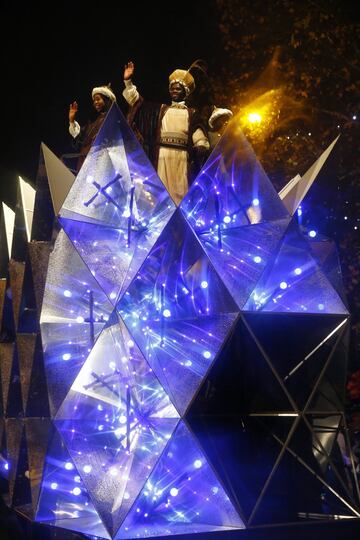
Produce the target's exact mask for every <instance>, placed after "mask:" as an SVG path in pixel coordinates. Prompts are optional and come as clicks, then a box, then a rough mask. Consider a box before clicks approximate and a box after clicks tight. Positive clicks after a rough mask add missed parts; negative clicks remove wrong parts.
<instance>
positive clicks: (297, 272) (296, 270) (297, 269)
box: [294, 268, 302, 276]
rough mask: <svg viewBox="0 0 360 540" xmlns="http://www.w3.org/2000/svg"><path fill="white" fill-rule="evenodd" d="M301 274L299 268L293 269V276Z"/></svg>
mask: <svg viewBox="0 0 360 540" xmlns="http://www.w3.org/2000/svg"><path fill="white" fill-rule="evenodd" d="M301 273H302V270H301V268H295V270H294V274H295V275H296V276H300V274H301Z"/></svg>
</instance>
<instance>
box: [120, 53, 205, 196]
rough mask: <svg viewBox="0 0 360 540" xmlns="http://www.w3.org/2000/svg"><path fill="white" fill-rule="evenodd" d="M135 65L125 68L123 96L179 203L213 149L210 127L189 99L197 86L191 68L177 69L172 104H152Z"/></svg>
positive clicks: (132, 121) (131, 119)
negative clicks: (135, 80) (143, 92)
mask: <svg viewBox="0 0 360 540" xmlns="http://www.w3.org/2000/svg"><path fill="white" fill-rule="evenodd" d="M133 73H134V64H133V63H132V62H129V63H128V64H127V65H126V66H125V70H124V83H125V90H124V91H123V96H124V98H125V99H126V101H127V102H128V104H129V105H130V110H129V114H128V121H129V124H130V125H131V127H132V129H133V130H134V132H135V134H136V135H137V137H138V139H139V140H140V142H141V143H142V145H143V147H144V149H145V152H146V153H147V155H148V156H149V159H150V161H151V163H152V164H153V166H154V168H155V169H156V170H157V173H158V175H159V177H160V178H161V180H162V181H163V183H164V185H165V187H166V189H167V190H168V192H169V193H170V195H171V197H172V199H173V200H174V202H175V203H176V204H177V205H178V204H180V202H181V201H182V199H183V197H184V195H185V194H186V193H187V191H188V187H189V184H191V181H192V179H193V178H194V177H195V176H196V174H197V173H198V172H199V170H200V168H201V166H202V164H203V162H204V160H205V158H206V157H207V154H208V150H209V148H210V145H209V141H208V138H207V135H206V130H205V128H204V126H203V125H202V123H201V121H200V119H199V117H198V115H197V113H196V111H195V109H192V108H188V107H187V106H186V104H185V101H186V98H187V97H188V96H189V95H190V93H191V92H193V90H194V89H195V81H194V78H193V76H192V75H191V73H189V70H184V69H176V70H175V71H174V72H173V73H172V74H171V75H170V77H169V93H170V97H171V100H172V102H171V105H165V104H160V103H148V102H146V101H144V99H143V98H142V97H141V96H140V94H139V92H138V90H137V88H136V86H135V85H134V84H133V83H132V80H131V77H132V75H133Z"/></svg>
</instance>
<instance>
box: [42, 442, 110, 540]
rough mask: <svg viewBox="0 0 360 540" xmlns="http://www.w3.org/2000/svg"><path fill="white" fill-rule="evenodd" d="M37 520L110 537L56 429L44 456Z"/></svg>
mask: <svg viewBox="0 0 360 540" xmlns="http://www.w3.org/2000/svg"><path fill="white" fill-rule="evenodd" d="M36 521H41V522H45V523H47V524H52V525H56V526H58V527H64V528H66V529H70V530H74V531H78V532H81V533H84V534H86V535H87V534H90V535H92V534H95V535H98V536H100V537H102V538H107V539H109V538H110V537H109V535H108V533H107V532H106V530H105V528H104V526H103V525H102V522H101V520H100V518H99V516H98V514H97V512H96V510H95V508H94V506H93V504H92V502H91V499H90V497H89V495H88V493H87V491H86V489H85V486H84V484H83V482H82V480H81V477H80V476H79V473H78V471H77V470H76V467H75V465H74V462H73V460H72V459H71V457H70V455H69V453H68V451H67V449H66V447H65V445H64V443H63V441H62V439H61V437H60V435H59V434H58V433H57V432H55V433H54V437H53V439H52V441H51V443H50V445H49V448H48V452H47V455H46V459H45V465H44V474H43V481H42V486H41V493H40V497H39V503H38V508H37V513H36Z"/></svg>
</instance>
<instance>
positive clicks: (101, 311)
mask: <svg viewBox="0 0 360 540" xmlns="http://www.w3.org/2000/svg"><path fill="white" fill-rule="evenodd" d="M112 309H113V308H112V304H111V303H110V301H109V300H108V298H107V296H106V295H105V294H104V292H103V291H102V289H101V288H100V287H99V285H98V283H97V282H96V280H95V279H94V277H93V276H92V274H91V272H90V270H89V269H88V267H87V266H86V265H85V264H84V261H83V260H82V259H81V257H80V255H79V254H78V253H77V251H76V250H75V249H74V246H73V245H72V243H71V242H70V240H69V239H68V237H67V236H66V234H65V233H64V231H60V233H59V234H58V237H57V239H56V242H55V246H54V250H53V252H52V253H51V255H50V260H49V270H48V273H47V279H46V288H45V293H44V299H43V304H42V310H41V322H42V323H47V322H51V323H55V322H56V323H65V322H68V323H78V324H79V323H83V322H88V323H89V325H90V326H92V325H93V324H94V323H95V322H103V321H106V320H108V318H109V315H110V313H111V312H112Z"/></svg>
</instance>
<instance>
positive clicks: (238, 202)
mask: <svg viewBox="0 0 360 540" xmlns="http://www.w3.org/2000/svg"><path fill="white" fill-rule="evenodd" d="M180 208H181V210H182V211H183V213H184V216H185V217H186V219H187V220H188V221H189V223H190V225H191V226H192V227H193V228H194V230H196V231H197V232H199V233H203V232H207V231H209V230H210V229H211V228H216V229H217V231H219V230H220V229H221V228H222V227H223V226H224V223H225V224H228V227H239V226H240V227H241V226H242V225H246V224H247V225H248V224H254V223H260V222H262V221H273V220H279V219H285V218H287V217H288V213H287V210H286V208H285V206H284V205H283V204H282V202H281V199H280V198H279V196H278V194H277V193H276V191H275V189H274V187H273V185H272V183H271V181H270V180H269V178H268V177H267V175H266V174H265V172H264V170H263V168H262V167H261V165H260V163H259V162H258V161H257V158H256V156H255V154H254V151H253V149H252V148H251V146H250V145H249V143H248V141H247V140H246V138H245V136H244V134H243V133H242V131H241V129H240V128H239V126H238V123H237V122H236V121H232V122H231V123H230V124H229V126H228V127H227V129H226V131H225V133H224V135H223V136H222V138H221V139H220V141H219V142H218V144H217V145H216V147H215V149H214V151H213V152H212V154H211V155H210V157H209V159H208V160H207V162H206V163H205V165H204V166H203V168H202V171H201V172H200V174H199V176H198V177H197V178H196V180H195V182H194V183H193V184H192V186H191V188H190V190H189V192H188V194H187V195H186V196H185V197H184V199H183V201H182V203H181V204H180Z"/></svg>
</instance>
